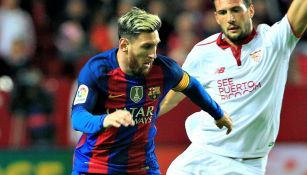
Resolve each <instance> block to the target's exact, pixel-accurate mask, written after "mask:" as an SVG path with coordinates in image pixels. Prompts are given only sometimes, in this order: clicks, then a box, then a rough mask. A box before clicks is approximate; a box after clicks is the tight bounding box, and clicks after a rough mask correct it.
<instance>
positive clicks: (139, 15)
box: [118, 7, 161, 38]
mask: <svg viewBox="0 0 307 175" xmlns="http://www.w3.org/2000/svg"><path fill="white" fill-rule="evenodd" d="M160 27H161V19H160V18H159V17H158V16H157V15H154V14H150V13H147V12H146V11H144V10H141V9H139V8H137V7H133V8H132V9H131V10H130V11H129V12H127V13H126V14H124V15H123V16H121V17H120V18H119V19H118V36H119V38H122V37H127V38H134V37H136V36H138V35H139V34H140V33H142V32H147V33H149V32H154V31H156V30H159V29H160Z"/></svg>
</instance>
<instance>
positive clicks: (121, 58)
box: [116, 49, 131, 75]
mask: <svg viewBox="0 0 307 175" xmlns="http://www.w3.org/2000/svg"><path fill="white" fill-rule="evenodd" d="M126 54H127V53H125V52H122V51H121V50H120V49H119V50H118V52H117V54H116V59H117V62H118V65H119V68H120V69H121V70H122V71H123V72H124V73H125V74H128V75H130V74H131V73H130V72H131V71H130V70H129V66H128V59H127V56H126Z"/></svg>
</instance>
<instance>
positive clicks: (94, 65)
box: [84, 48, 117, 72]
mask: <svg viewBox="0 0 307 175" xmlns="http://www.w3.org/2000/svg"><path fill="white" fill-rule="evenodd" d="M116 53H117V49H116V48H115V49H112V50H108V51H105V52H101V53H98V54H96V55H94V56H93V57H91V58H90V59H89V60H88V61H87V63H86V64H85V66H84V67H85V68H87V69H89V70H91V71H93V72H97V71H98V72H106V71H108V70H110V69H112V68H114V67H116V66H117V62H116Z"/></svg>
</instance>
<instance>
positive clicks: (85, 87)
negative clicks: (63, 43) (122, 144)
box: [72, 64, 106, 133]
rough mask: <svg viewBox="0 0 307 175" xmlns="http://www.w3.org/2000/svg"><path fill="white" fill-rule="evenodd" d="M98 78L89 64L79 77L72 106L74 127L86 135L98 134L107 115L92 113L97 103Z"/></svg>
mask: <svg viewBox="0 0 307 175" xmlns="http://www.w3.org/2000/svg"><path fill="white" fill-rule="evenodd" d="M96 86H97V85H96V78H95V74H94V73H93V72H92V71H91V69H90V67H89V64H87V65H86V66H84V67H83V69H82V70H81V71H80V74H79V77H78V88H77V92H76V94H75V98H74V100H73V104H72V126H73V128H74V129H75V130H78V131H81V132H84V133H96V132H98V131H100V130H101V129H102V128H103V120H104V118H105V117H106V115H104V114H103V115H93V114H92V113H91V112H90V111H91V110H92V107H93V106H94V105H95V102H96V95H97V93H96V89H97V87H96Z"/></svg>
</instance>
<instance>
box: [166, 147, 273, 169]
mask: <svg viewBox="0 0 307 175" xmlns="http://www.w3.org/2000/svg"><path fill="white" fill-rule="evenodd" d="M267 158H268V156H266V157H263V158H257V159H248V160H245V159H244V160H243V159H234V158H229V157H223V156H220V155H217V154H214V153H211V152H208V151H206V150H204V148H203V147H201V146H198V145H196V144H193V143H192V144H191V145H190V146H189V147H188V148H187V149H186V150H185V151H184V152H183V153H182V154H181V155H179V156H178V157H177V158H176V159H175V160H174V161H173V162H172V163H171V165H170V167H169V168H168V170H167V173H166V174H167V175H264V173H265V167H266V163H267Z"/></svg>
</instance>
